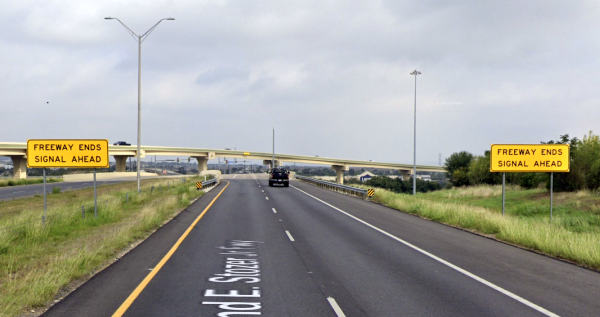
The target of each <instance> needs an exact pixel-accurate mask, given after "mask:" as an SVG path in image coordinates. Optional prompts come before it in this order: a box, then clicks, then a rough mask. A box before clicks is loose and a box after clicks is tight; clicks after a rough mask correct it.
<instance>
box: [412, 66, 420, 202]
mask: <svg viewBox="0 0 600 317" xmlns="http://www.w3.org/2000/svg"><path fill="white" fill-rule="evenodd" d="M410 74H411V75H415V132H414V136H415V140H414V148H413V195H416V194H417V75H421V72H419V71H417V70H416V69H415V70H413V71H412V73H410Z"/></svg>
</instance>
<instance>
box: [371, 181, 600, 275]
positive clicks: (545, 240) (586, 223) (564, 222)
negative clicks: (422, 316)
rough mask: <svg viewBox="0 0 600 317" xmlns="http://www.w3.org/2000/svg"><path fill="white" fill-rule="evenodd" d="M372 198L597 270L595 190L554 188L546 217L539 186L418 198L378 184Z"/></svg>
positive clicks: (599, 202)
mask: <svg viewBox="0 0 600 317" xmlns="http://www.w3.org/2000/svg"><path fill="white" fill-rule="evenodd" d="M374 200H375V201H377V202H379V203H382V204H384V205H387V206H390V207H392V208H395V209H398V210H402V211H404V212H408V213H412V214H416V215H419V216H421V217H424V218H427V219H431V220H434V221H438V222H442V223H446V224H449V225H453V226H457V227H460V228H465V229H468V230H472V231H475V232H479V233H482V234H485V235H489V236H492V237H494V238H496V239H499V240H502V241H506V242H509V243H512V244H515V245H519V246H522V247H525V248H528V249H532V250H535V251H538V252H541V253H544V254H548V255H551V256H554V257H557V258H561V259H565V260H569V261H572V262H575V263H577V264H579V265H582V266H586V267H589V268H592V269H595V270H599V269H600V195H599V193H598V192H589V191H581V192H576V193H556V194H555V195H554V212H553V219H552V221H550V194H549V193H548V192H547V191H545V190H543V189H532V190H523V189H521V188H519V187H507V191H506V215H505V216H504V217H503V216H502V187H501V186H478V187H468V188H458V189H450V190H441V191H436V192H430V193H426V194H418V195H417V197H414V196H411V195H406V194H396V193H393V192H390V191H387V190H383V189H377V190H376V191H375V197H374Z"/></svg>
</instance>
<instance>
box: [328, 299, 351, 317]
mask: <svg viewBox="0 0 600 317" xmlns="http://www.w3.org/2000/svg"><path fill="white" fill-rule="evenodd" d="M327 301H328V302H329V305H331V308H333V311H334V312H335V314H336V315H337V316H338V317H346V315H344V312H343V311H342V309H341V308H340V306H339V305H338V304H337V302H336V301H335V299H333V297H327Z"/></svg>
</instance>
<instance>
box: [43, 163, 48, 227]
mask: <svg viewBox="0 0 600 317" xmlns="http://www.w3.org/2000/svg"><path fill="white" fill-rule="evenodd" d="M46 207H47V205H46V168H45V167H44V216H43V217H42V224H43V225H45V224H46V212H47V208H46Z"/></svg>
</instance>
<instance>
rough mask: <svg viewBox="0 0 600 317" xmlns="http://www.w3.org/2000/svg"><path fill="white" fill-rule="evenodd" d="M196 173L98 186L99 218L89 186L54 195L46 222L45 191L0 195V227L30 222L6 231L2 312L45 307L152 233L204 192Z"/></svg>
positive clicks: (0, 261)
mask: <svg viewBox="0 0 600 317" xmlns="http://www.w3.org/2000/svg"><path fill="white" fill-rule="evenodd" d="M202 179H204V178H202ZM198 180H200V178H191V179H188V180H187V181H186V182H185V183H181V180H180V179H164V180H156V179H152V180H143V181H142V193H140V194H138V193H137V190H136V188H137V185H136V184H135V183H132V182H128V183H119V184H114V185H105V186H100V187H98V218H94V198H93V197H94V196H93V189H91V188H89V189H83V190H76V191H69V192H64V193H60V194H55V195H48V219H47V222H46V225H45V226H42V225H41V220H40V218H41V216H42V213H43V198H40V197H34V198H26V199H19V200H15V201H2V202H0V228H6V227H11V226H15V225H19V224H23V223H29V224H28V225H25V226H20V227H16V228H13V229H10V230H2V231H0V316H15V315H19V314H22V313H24V312H29V311H30V310H32V309H35V310H37V308H39V307H44V306H45V305H46V304H47V303H48V302H49V301H51V300H52V299H53V298H54V297H55V296H56V294H57V293H58V292H59V291H60V289H61V288H63V287H65V286H67V285H68V284H69V283H70V282H72V281H74V280H77V279H80V278H82V277H84V276H87V275H89V274H90V273H91V272H92V271H94V270H97V269H99V268H101V267H102V266H103V265H106V264H107V263H109V261H110V260H111V259H113V258H114V257H115V255H116V254H117V253H119V252H120V251H122V250H124V249H125V248H126V247H128V246H129V245H130V244H131V243H132V242H134V241H136V240H138V239H142V238H145V237H147V236H148V235H149V234H150V232H152V231H153V230H154V229H156V228H158V227H159V226H161V225H162V224H163V223H164V222H165V221H166V220H168V219H170V218H172V217H173V216H175V215H176V214H177V213H178V212H179V211H180V210H181V209H182V208H184V207H186V206H188V205H189V203H190V200H192V199H194V198H196V197H198V196H200V195H202V194H201V193H202V192H201V191H197V190H196V185H195V182H196V181H198ZM152 186H154V189H153V190H152V193H151V187H152ZM159 186H160V190H159ZM127 195H128V196H127ZM127 199H128V202H127V201H126V200H127ZM82 205H83V206H84V208H85V219H82V210H81V206H82Z"/></svg>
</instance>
